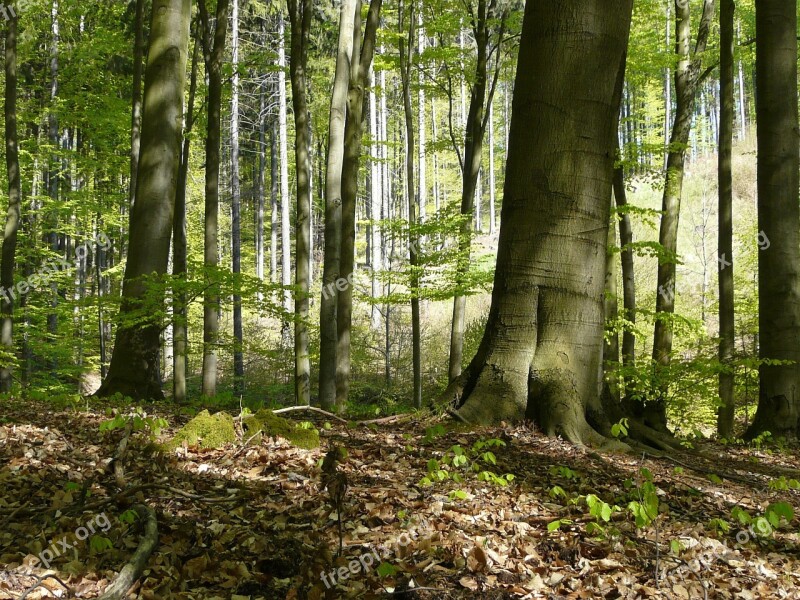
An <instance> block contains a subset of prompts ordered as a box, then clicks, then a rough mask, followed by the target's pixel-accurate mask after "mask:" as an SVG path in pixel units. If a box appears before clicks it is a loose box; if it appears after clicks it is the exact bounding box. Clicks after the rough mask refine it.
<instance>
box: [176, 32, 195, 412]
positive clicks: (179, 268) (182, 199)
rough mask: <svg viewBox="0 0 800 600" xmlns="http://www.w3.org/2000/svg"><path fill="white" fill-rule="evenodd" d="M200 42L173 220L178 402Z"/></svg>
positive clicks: (182, 380) (185, 339)
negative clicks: (187, 210) (191, 157)
mask: <svg viewBox="0 0 800 600" xmlns="http://www.w3.org/2000/svg"><path fill="white" fill-rule="evenodd" d="M199 51H200V43H198V42H197V41H195V42H194V51H193V52H192V75H191V80H190V83H189V102H188V106H187V112H186V117H185V119H184V121H185V123H186V124H185V126H184V134H183V151H182V152H181V161H180V166H179V167H178V182H177V186H176V192H175V219H174V222H173V224H172V240H173V241H172V274H173V275H174V276H175V278H176V279H178V280H179V282H178V285H179V286H180V287H179V289H178V290H176V291H175V305H174V307H173V321H172V343H173V345H174V347H173V351H172V399H173V401H175V402H177V403H178V404H181V403H184V402H186V374H187V356H186V353H187V350H188V347H189V331H188V322H187V319H188V311H187V298H186V291H185V290H184V289H183V284H185V282H186V184H187V182H188V179H189V153H190V150H191V139H190V138H189V134H190V133H191V131H192V127H193V126H194V98H195V94H196V92H197V63H198V60H199V54H200V52H199Z"/></svg>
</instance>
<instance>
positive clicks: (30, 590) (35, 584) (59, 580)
mask: <svg viewBox="0 0 800 600" xmlns="http://www.w3.org/2000/svg"><path fill="white" fill-rule="evenodd" d="M45 579H55V580H56V581H57V582H58V583H60V584H61V585H63V586H64V589H65V590H67V592H68V593H69V595H70V596H73V595H74V594H75V592H73V591H72V588H71V587H69V586H68V585H67V584H66V583H64V582H63V581H61V579H59V577H58V576H57V575H55V574H53V573H50V574H49V575H40V576H38V577H37V578H36V583H34V584H33V585H32V586H31V587H29V588H28V589H27V590H25V593H24V594H22V596H20V597H19V599H18V600H25V598H27V597H28V594H30V593H31V592H32V591H33V590H35V589H36V588H38V587H39V586H40V585H41V584H42V582H43V581H44V580H45Z"/></svg>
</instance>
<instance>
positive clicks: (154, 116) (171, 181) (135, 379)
mask: <svg viewBox="0 0 800 600" xmlns="http://www.w3.org/2000/svg"><path fill="white" fill-rule="evenodd" d="M190 19H191V2H190V0H155V2H154V3H153V16H152V20H151V25H150V42H149V51H148V54H147V69H146V72H145V84H144V105H143V107H144V110H143V113H142V147H141V161H140V164H139V177H138V181H137V184H136V201H135V203H134V209H133V211H132V212H131V219H130V244H129V248H130V249H129V252H128V258H127V264H126V266H125V279H124V282H123V289H122V299H123V302H122V306H121V308H120V310H121V312H122V314H123V316H126V317H128V320H127V322H126V321H123V323H122V324H121V325H120V327H119V329H117V338H116V343H115V345H114V353H113V355H112V357H111V366H110V369H109V372H108V376H107V377H106V378H105V380H104V381H103V384H102V385H101V386H100V389H99V390H98V391H97V395H98V396H109V395H112V394H114V393H116V392H120V393H122V394H124V395H127V396H131V397H133V398H137V399H147V398H161V397H163V393H162V390H161V381H160V372H159V361H158V351H159V333H160V324H159V323H153V322H144V323H142V318H141V317H142V314H141V313H142V312H144V313H145V314H148V312H149V311H150V310H152V307H150V308H148V304H147V302H156V303H157V299H152V298H147V297H146V296H147V290H146V286H145V284H144V282H143V281H142V277H144V276H148V275H151V274H153V273H155V274H164V273H166V271H167V263H168V259H169V241H170V234H171V232H172V219H173V209H174V202H175V191H176V187H177V171H178V165H179V163H180V153H181V122H182V117H183V88H184V80H185V76H186V75H185V74H186V58H187V53H188V46H189V21H190ZM131 317H137V318H136V321H135V322H131Z"/></svg>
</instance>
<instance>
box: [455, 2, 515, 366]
mask: <svg viewBox="0 0 800 600" xmlns="http://www.w3.org/2000/svg"><path fill="white" fill-rule="evenodd" d="M493 6H494V3H493V2H491V3H490V6H489V8H488V10H487V3H486V0H479V1H478V12H477V19H476V20H475V23H474V27H473V33H474V35H475V43H476V44H477V57H476V60H475V73H474V83H473V84H472V90H471V94H470V101H469V114H468V115H467V116H466V119H465V124H464V156H463V158H462V157H461V154H460V152H459V151H458V148H456V149H455V150H456V154H457V155H458V157H459V162H460V163H461V218H462V221H461V225H460V228H459V236H458V246H459V247H458V264H457V266H456V269H457V270H456V283H457V286H458V287H457V289H456V295H455V297H454V298H453V320H452V325H451V329H450V358H449V366H448V374H449V379H450V381H454V380H455V379H456V378H457V377H458V376H459V375H460V374H461V363H462V360H463V355H464V326H465V323H464V315H465V312H466V307H467V297H466V295H465V292H467V291H468V290H466V289H463V286H464V285H465V280H466V277H467V273H468V271H469V263H470V248H471V245H472V227H473V211H474V208H475V194H476V191H477V187H478V176H479V174H480V169H481V156H482V152H483V138H484V134H485V133H486V125H487V116H486V115H484V110H485V107H486V105H487V103H488V104H491V102H492V97H493V95H494V90H495V86H496V83H497V76H498V74H499V64H498V65H497V66H496V67H495V77H494V81H493V82H492V84H491V87H489V86H488V85H487V80H486V76H487V71H488V63H489V58H490V56H489V35H490V33H489V28H488V21H489V20H490V19H493V18H497V16H498V15H495V14H494V13H493V12H492V10H491V9H492V7H493ZM501 22H502V23H505V14H503V16H502V21H501ZM502 36H503V26H502V25H501V29H500V40H502ZM460 40H461V43H462V48H463V34H462V35H461V37H460ZM500 43H501V42H500V41H499V42H498V48H496V49H495V51H496V52H498V54H499V52H500V48H499V45H500ZM487 88H488V89H489V94H488V99H487V94H486V90H487ZM462 109H463V103H462Z"/></svg>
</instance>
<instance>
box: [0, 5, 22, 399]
mask: <svg viewBox="0 0 800 600" xmlns="http://www.w3.org/2000/svg"><path fill="white" fill-rule="evenodd" d="M14 12H16V11H14ZM17 23H18V19H17V17H16V15H14V16H12V17H11V18H10V19H9V21H8V23H7V24H6V39H5V42H6V43H5V75H6V78H5V107H4V109H3V115H4V118H5V138H6V140H5V141H6V171H7V174H8V212H7V214H6V225H5V230H4V233H3V249H2V266H0V286H2V292H3V300H2V311H0V315H2V316H1V317H0V318H2V322H1V324H0V344H2V348H3V351H4V352H5V353H6V354H7V355H8V356H6V357H4V358H3V360H2V367H0V392H10V391H11V386H12V383H13V377H12V371H11V361H12V356H13V354H14V338H13V326H14V295H13V293H11V290H12V288H13V287H14V261H15V260H16V254H17V231H18V230H19V222H20V203H21V195H22V194H21V188H20V175H19V148H18V146H17Z"/></svg>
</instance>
